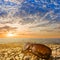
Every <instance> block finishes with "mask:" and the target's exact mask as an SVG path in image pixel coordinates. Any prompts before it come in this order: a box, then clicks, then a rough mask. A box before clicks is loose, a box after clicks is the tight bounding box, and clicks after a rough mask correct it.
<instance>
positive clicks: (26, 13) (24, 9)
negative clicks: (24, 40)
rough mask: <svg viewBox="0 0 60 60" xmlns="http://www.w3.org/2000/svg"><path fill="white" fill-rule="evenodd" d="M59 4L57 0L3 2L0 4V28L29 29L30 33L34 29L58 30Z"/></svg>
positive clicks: (14, 0) (59, 20) (12, 0)
mask: <svg viewBox="0 0 60 60" xmlns="http://www.w3.org/2000/svg"><path fill="white" fill-rule="evenodd" d="M9 3H10V4H9ZM11 4H12V5H11ZM59 6H60V4H58V3H57V2H55V3H50V2H49V3H48V2H47V3H46V4H45V2H42V3H41V1H40V0H39V1H35V0H11V1H9V2H8V1H7V2H4V4H2V5H0V30H11V29H12V30H16V29H17V31H25V32H27V31H28V32H29V31H30V33H31V32H32V33H33V32H35V31H39V32H40V31H47V32H52V31H59V28H58V27H60V7H59ZM58 24H59V25H58ZM4 25H5V26H4ZM15 26H16V27H17V28H16V27H15ZM21 29H22V30H21ZM34 29H35V30H34Z"/></svg>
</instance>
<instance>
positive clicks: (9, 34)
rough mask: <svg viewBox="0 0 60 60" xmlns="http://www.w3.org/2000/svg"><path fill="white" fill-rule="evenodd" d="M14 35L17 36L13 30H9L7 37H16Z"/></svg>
mask: <svg viewBox="0 0 60 60" xmlns="http://www.w3.org/2000/svg"><path fill="white" fill-rule="evenodd" d="M14 36H15V34H14V33H12V32H8V33H7V37H14Z"/></svg>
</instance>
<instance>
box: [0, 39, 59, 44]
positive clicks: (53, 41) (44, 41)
mask: <svg viewBox="0 0 60 60" xmlns="http://www.w3.org/2000/svg"><path fill="white" fill-rule="evenodd" d="M16 42H19V43H21V42H23V43H26V42H32V43H40V44H60V38H0V44H3V43H16Z"/></svg>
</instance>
